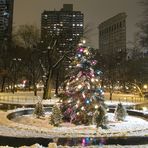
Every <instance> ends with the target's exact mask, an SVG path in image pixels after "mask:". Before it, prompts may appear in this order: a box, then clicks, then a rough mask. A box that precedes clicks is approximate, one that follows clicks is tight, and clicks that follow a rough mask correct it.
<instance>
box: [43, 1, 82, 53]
mask: <svg viewBox="0 0 148 148" xmlns="http://www.w3.org/2000/svg"><path fill="white" fill-rule="evenodd" d="M83 25H84V18H83V14H82V13H81V12H80V11H73V5H72V4H64V5H63V8H62V9H61V10H60V11H56V10H54V11H44V12H43V13H42V16H41V38H42V41H43V42H46V43H47V46H48V44H49V43H50V41H51V40H52V39H53V38H54V37H55V38H57V42H58V48H59V51H60V52H61V53H62V52H65V51H69V50H72V49H74V47H75V46H76V45H77V44H78V42H79V40H80V38H81V37H82V36H83Z"/></svg>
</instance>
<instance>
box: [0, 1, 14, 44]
mask: <svg viewBox="0 0 148 148" xmlns="http://www.w3.org/2000/svg"><path fill="white" fill-rule="evenodd" d="M13 3H14V1H13V0H0V43H1V45H2V43H3V42H4V41H9V40H11V36H12V21H13Z"/></svg>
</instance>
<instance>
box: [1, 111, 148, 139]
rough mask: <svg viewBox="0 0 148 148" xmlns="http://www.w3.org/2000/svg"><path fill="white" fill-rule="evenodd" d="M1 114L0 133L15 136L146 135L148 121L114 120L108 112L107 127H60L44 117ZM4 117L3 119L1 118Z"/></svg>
mask: <svg viewBox="0 0 148 148" xmlns="http://www.w3.org/2000/svg"><path fill="white" fill-rule="evenodd" d="M0 115H1V121H0V124H1V125H0V135H8V136H16V137H47V138H53V137H88V136H89V137H96V136H98V137H112V136H148V134H147V133H148V122H147V121H146V120H144V119H141V118H138V117H134V116H127V117H126V119H125V121H123V122H121V121H116V120H115V119H114V114H113V113H108V119H109V124H108V129H107V130H106V129H102V128H98V129H97V128H96V126H95V125H90V126H84V125H79V126H75V125H74V124H70V123H63V124H61V126H60V127H53V126H51V125H49V124H48V117H49V115H48V114H47V115H46V117H45V118H41V119H36V118H35V117H34V116H33V115H29V116H28V115H27V116H21V117H18V118H16V119H14V121H10V120H8V119H7V118H6V116H7V113H5V115H4V116H3V115H2V113H1V114H0ZM3 118H4V119H3ZM43 125H44V126H43Z"/></svg>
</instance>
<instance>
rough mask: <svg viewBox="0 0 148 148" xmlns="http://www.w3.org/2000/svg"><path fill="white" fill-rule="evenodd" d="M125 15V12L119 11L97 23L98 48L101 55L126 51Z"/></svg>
mask: <svg viewBox="0 0 148 148" xmlns="http://www.w3.org/2000/svg"><path fill="white" fill-rule="evenodd" d="M126 17H127V15H126V13H119V14H117V15H116V16H113V17H112V18H109V19H108V20H106V21H104V22H102V23H101V24H100V25H99V27H98V29H99V50H100V52H101V54H102V55H107V56H108V55H113V54H115V55H117V54H118V53H119V54H120V53H122V54H123V53H125V52H126ZM120 55H121V54H120Z"/></svg>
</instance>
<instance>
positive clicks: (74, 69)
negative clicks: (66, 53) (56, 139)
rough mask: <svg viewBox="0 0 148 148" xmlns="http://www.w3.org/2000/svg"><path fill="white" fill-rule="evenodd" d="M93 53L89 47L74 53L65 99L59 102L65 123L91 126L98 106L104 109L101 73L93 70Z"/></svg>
mask: <svg viewBox="0 0 148 148" xmlns="http://www.w3.org/2000/svg"><path fill="white" fill-rule="evenodd" d="M95 52H96V51H95V49H93V48H90V47H79V48H78V49H77V51H76V55H75V58H74V60H73V62H72V65H71V66H70V68H71V69H70V72H69V75H68V79H67V81H66V82H65V83H66V87H65V96H67V98H66V97H64V99H62V98H61V100H60V101H61V103H62V104H61V111H62V113H63V115H64V118H63V119H64V120H65V121H68V122H71V123H75V124H85V125H89V124H92V119H93V115H94V113H95V111H96V110H98V108H99V106H100V105H101V106H102V107H104V109H106V108H105V105H104V97H103V90H102V88H101V85H100V84H101V75H102V72H101V71H99V70H98V69H95V66H96V63H97V61H96V60H94V56H95ZM100 118H103V117H100ZM100 120H101V119H100Z"/></svg>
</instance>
